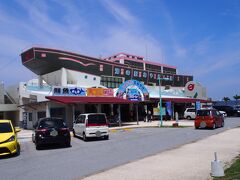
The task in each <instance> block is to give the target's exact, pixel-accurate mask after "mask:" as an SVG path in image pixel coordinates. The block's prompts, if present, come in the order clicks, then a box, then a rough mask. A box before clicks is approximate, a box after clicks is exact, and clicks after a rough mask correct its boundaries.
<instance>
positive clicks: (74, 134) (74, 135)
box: [73, 129, 76, 137]
mask: <svg viewBox="0 0 240 180" xmlns="http://www.w3.org/2000/svg"><path fill="white" fill-rule="evenodd" d="M73 137H76V133H75V131H74V129H73Z"/></svg>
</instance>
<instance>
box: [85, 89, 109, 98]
mask: <svg viewBox="0 0 240 180" xmlns="http://www.w3.org/2000/svg"><path fill="white" fill-rule="evenodd" d="M87 96H104V97H113V89H104V88H87Z"/></svg>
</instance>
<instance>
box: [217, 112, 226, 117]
mask: <svg viewBox="0 0 240 180" xmlns="http://www.w3.org/2000/svg"><path fill="white" fill-rule="evenodd" d="M219 112H220V114H221V115H223V117H227V113H226V112H225V111H219Z"/></svg>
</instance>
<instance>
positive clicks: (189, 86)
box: [187, 84, 195, 91]
mask: <svg viewBox="0 0 240 180" xmlns="http://www.w3.org/2000/svg"><path fill="white" fill-rule="evenodd" d="M194 86H195V84H189V85H188V87H187V88H188V90H189V91H192V90H193V89H194Z"/></svg>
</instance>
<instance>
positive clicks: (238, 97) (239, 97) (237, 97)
mask: <svg viewBox="0 0 240 180" xmlns="http://www.w3.org/2000/svg"><path fill="white" fill-rule="evenodd" d="M233 98H234V99H235V100H236V104H237V101H238V99H240V96H239V95H237V94H236V95H235V96H233Z"/></svg>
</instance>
